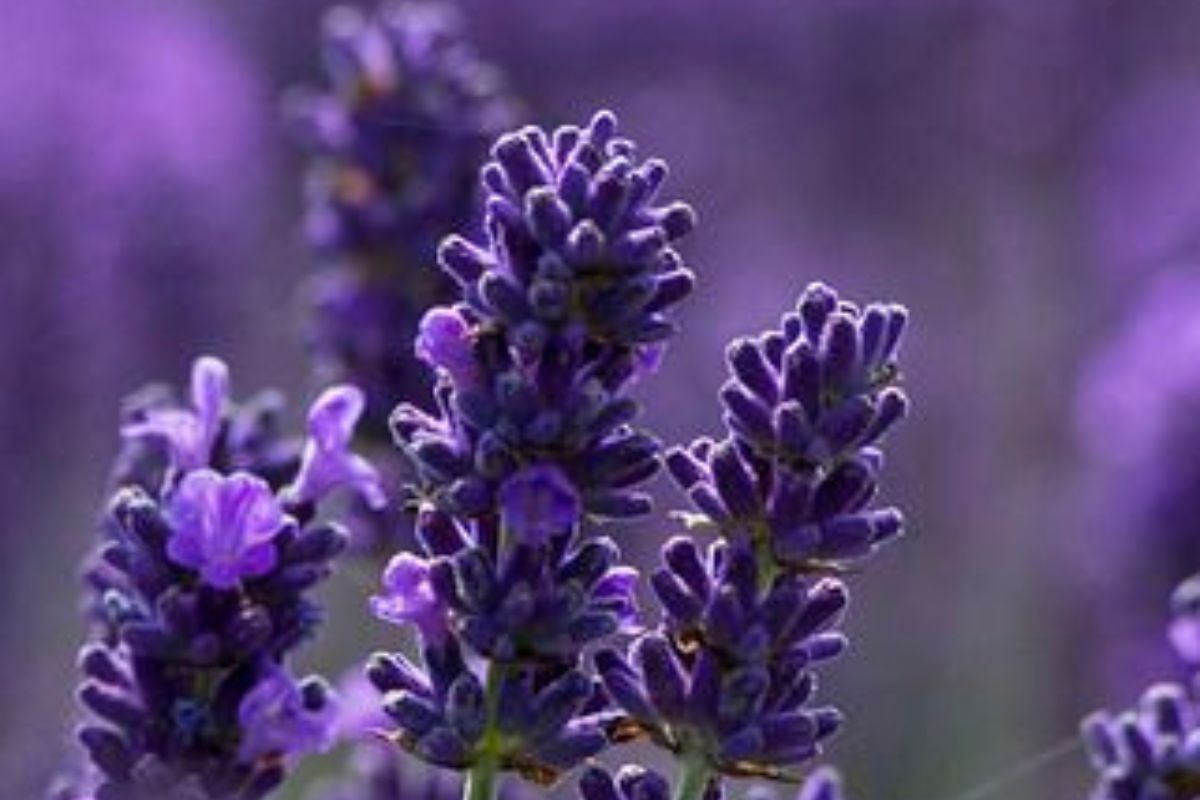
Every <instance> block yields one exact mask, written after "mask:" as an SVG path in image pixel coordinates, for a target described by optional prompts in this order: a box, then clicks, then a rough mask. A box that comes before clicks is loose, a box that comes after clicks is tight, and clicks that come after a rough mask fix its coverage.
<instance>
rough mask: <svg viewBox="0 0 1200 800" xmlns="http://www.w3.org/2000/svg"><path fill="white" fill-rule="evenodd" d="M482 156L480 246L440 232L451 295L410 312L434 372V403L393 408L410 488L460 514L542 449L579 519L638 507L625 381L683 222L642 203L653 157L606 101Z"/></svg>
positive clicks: (682, 289)
mask: <svg viewBox="0 0 1200 800" xmlns="http://www.w3.org/2000/svg"><path fill="white" fill-rule="evenodd" d="M492 156H493V160H492V161H491V162H490V163H489V164H488V165H487V166H486V167H485V168H484V182H485V184H486V185H487V187H488V191H489V196H488V199H487V217H486V228H487V237H486V240H485V242H483V243H482V244H473V243H471V242H469V241H467V240H466V239H464V238H460V237H451V238H449V239H447V240H446V242H445V243H444V244H443V245H442V248H441V263H442V266H443V268H444V269H445V270H446V271H447V272H448V273H449V274H450V275H452V276H453V277H454V279H455V280H456V282H457V283H458V284H459V286H460V287H461V289H462V295H463V300H462V303H460V304H459V305H457V306H455V307H452V308H439V309H435V310H433V311H431V312H430V313H429V314H428V315H427V316H426V318H425V321H424V323H423V325H422V328H421V336H420V339H419V340H418V342H419V344H418V346H419V351H420V353H421V354H422V357H423V358H425V359H426V360H427V361H428V362H429V363H430V364H431V365H432V366H434V367H435V369H436V370H437V371H438V373H439V374H440V375H441V376H442V377H441V379H440V380H439V383H438V386H437V389H436V396H437V405H438V412H437V414H436V415H431V414H428V413H426V412H425V411H422V410H421V409H419V408H417V407H415V406H412V405H402V406H400V407H399V408H397V410H396V412H395V414H394V415H393V418H392V427H393V431H394V433H395V436H396V440H397V441H398V442H399V443H400V445H401V446H402V448H403V449H404V451H405V452H406V453H407V454H408V456H409V458H410V459H411V461H412V462H413V463H414V464H415V465H416V467H417V471H418V477H419V489H420V495H421V497H422V498H424V499H426V500H427V501H428V502H431V503H433V504H435V505H436V506H437V507H439V508H441V509H443V510H445V511H448V512H450V513H453V514H456V515H459V516H463V517H470V518H477V517H479V516H482V515H487V514H490V513H494V511H495V508H496V506H497V503H496V499H495V494H496V492H497V490H498V489H499V487H500V485H501V484H503V483H504V482H505V481H506V480H508V479H509V478H510V477H511V476H512V475H513V474H514V473H516V472H518V471H519V470H521V469H523V468H525V467H527V466H529V465H531V464H536V463H540V462H553V463H554V464H555V466H557V467H558V468H559V469H560V470H562V472H563V473H564V474H565V475H566V477H567V479H568V480H570V481H571V483H572V484H573V485H574V487H575V490H576V491H577V492H578V493H579V495H580V497H581V501H582V505H583V510H584V511H586V512H587V513H589V514H591V515H594V516H602V517H629V516H636V515H639V514H643V513H645V512H646V511H648V509H649V501H648V498H647V497H646V496H645V495H643V494H640V493H638V492H636V491H633V489H632V487H634V486H636V485H637V484H638V483H641V482H642V481H644V480H645V479H646V478H648V477H649V476H651V475H652V474H653V473H654V472H655V471H656V469H657V463H658V462H657V458H656V457H655V456H656V453H657V451H658V444H657V442H656V441H655V440H654V439H653V438H652V437H650V436H649V435H647V434H645V433H642V432H638V431H635V430H634V429H632V428H631V427H630V425H629V423H630V422H631V421H632V420H633V419H634V418H635V417H636V415H637V413H638V406H637V404H636V403H635V402H634V401H633V400H631V399H630V398H629V397H628V396H627V389H628V387H629V385H630V384H631V383H632V382H633V381H634V380H635V379H637V378H639V377H642V376H643V375H644V374H645V373H646V372H647V371H648V369H649V365H652V364H653V361H654V359H653V358H650V355H651V354H654V353H657V352H658V351H659V350H661V348H662V346H663V342H664V341H665V339H666V338H667V337H669V336H670V335H671V333H672V332H673V330H674V326H673V325H672V323H671V322H670V320H669V318H668V312H669V311H670V310H671V309H672V308H674V306H675V305H676V304H678V302H679V301H680V300H682V299H683V298H684V297H685V296H686V295H687V294H688V293H689V292H690V290H691V287H692V282H693V278H692V274H691V273H690V272H689V271H688V270H687V269H685V268H684V267H683V264H682V260H681V258H680V257H679V255H678V253H677V252H676V251H675V250H674V249H673V247H672V245H673V243H674V242H676V241H677V240H678V239H680V238H681V237H683V236H684V235H685V234H686V233H687V232H688V231H690V230H691V228H692V225H693V214H692V212H691V210H690V209H689V208H688V207H687V206H685V205H683V204H681V203H673V204H670V205H666V206H660V205H656V198H657V195H658V192H659V190H660V188H661V185H662V183H663V181H664V179H665V177H666V167H665V166H664V165H663V163H662V162H661V161H658V160H655V159H651V160H649V161H645V162H639V161H638V160H637V159H636V157H635V153H634V147H633V145H632V144H631V143H630V142H629V141H627V140H625V139H621V138H618V137H617V135H616V119H615V117H614V116H613V115H612V114H610V113H608V112H601V113H599V114H597V115H596V116H595V118H594V119H593V120H592V122H591V123H590V124H589V125H588V127H586V128H583V129H580V128H577V127H574V126H564V127H561V128H559V129H558V130H556V131H555V132H554V133H553V134H552V135H551V134H547V133H545V132H543V131H542V130H540V129H537V128H526V129H523V130H521V131H519V132H517V133H513V134H508V135H506V136H504V137H502V138H501V139H500V141H499V142H498V143H497V144H496V146H495V147H494V148H493V150H492Z"/></svg>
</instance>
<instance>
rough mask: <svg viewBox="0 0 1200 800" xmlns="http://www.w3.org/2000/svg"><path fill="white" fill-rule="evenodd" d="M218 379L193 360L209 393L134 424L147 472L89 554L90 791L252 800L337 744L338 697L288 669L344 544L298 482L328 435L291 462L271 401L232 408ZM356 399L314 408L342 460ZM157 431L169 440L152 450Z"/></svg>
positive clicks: (124, 495) (196, 382) (212, 366)
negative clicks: (314, 594) (315, 593)
mask: <svg viewBox="0 0 1200 800" xmlns="http://www.w3.org/2000/svg"><path fill="white" fill-rule="evenodd" d="M213 376H221V379H220V380H209V379H210V378H212V377H213ZM226 376H227V371H226V370H225V369H224V365H221V364H220V363H219V362H217V361H216V360H215V359H201V360H200V361H198V362H197V364H196V367H195V369H194V371H193V386H203V387H207V388H208V389H209V390H210V391H206V392H196V391H194V392H193V394H194V395H195V397H196V398H203V399H202V400H200V399H197V400H195V403H194V405H195V408H194V409H192V410H185V409H179V408H178V407H176V406H173V405H171V404H170V403H169V401H167V400H165V399H162V397H161V395H160V396H159V399H157V400H155V401H154V402H152V403H150V404H148V405H145V406H139V407H138V408H139V410H137V411H135V412H133V413H134V417H135V419H134V421H133V422H132V423H131V424H129V425H127V426H126V427H125V429H124V433H125V435H126V437H127V442H126V459H125V461H126V463H137V464H138V465H139V468H138V469H135V470H133V471H132V472H130V473H128V475H129V478H130V483H129V484H128V485H125V486H123V487H121V488H119V489H118V490H117V492H116V495H115V496H114V498H113V500H112V502H111V504H110V508H109V511H108V514H107V515H106V517H105V520H104V526H103V529H102V533H103V536H102V541H101V545H100V547H99V550H98V552H97V554H96V555H95V556H94V558H93V559H92V560H91V562H90V564H89V568H88V573H87V577H88V583H89V586H90V588H91V591H92V595H93V600H92V602H91V607H92V618H93V622H94V633H93V635H92V637H91V641H89V642H88V644H87V645H85V647H84V648H83V649H82V651H81V656H80V665H81V669H82V671H83V673H84V676H85V679H84V682H83V685H82V686H81V688H80V690H79V697H80V700H81V702H82V704H83V705H84V706H85V707H86V708H87V709H88V710H89V711H90V712H91V714H92V717H93V718H92V719H90V720H89V721H87V722H86V723H85V724H84V725H83V726H82V727H81V728H80V731H79V738H80V740H81V741H82V743H83V744H84V746H85V749H86V750H87V752H88V754H89V757H90V759H91V762H92V764H93V766H94V769H95V771H96V773H97V787H96V791H95V798H96V800H127V799H130V798H132V799H134V800H142V799H143V798H145V800H150V798H152V797H171V798H176V797H178V798H185V797H186V798H198V799H200V800H204V799H211V800H218V799H220V800H225V799H226V798H228V799H229V800H234V798H238V800H255V799H256V798H260V797H263V796H265V795H266V794H267V793H268V792H270V791H271V790H272V789H273V788H274V787H275V786H276V785H277V784H278V783H279V782H280V781H281V780H282V779H283V776H284V774H285V771H286V767H287V764H288V762H289V761H290V760H291V759H294V758H295V757H297V756H299V755H302V754H304V753H306V752H310V751H312V750H318V749H322V748H324V747H326V746H327V745H328V744H329V743H330V742H331V740H332V735H333V731H334V725H335V706H334V697H333V694H332V692H331V690H330V689H329V688H328V687H327V686H326V685H325V684H324V683H323V682H322V681H320V680H319V679H316V678H305V679H303V680H297V679H295V678H293V677H292V676H291V673H290V672H289V670H288V667H287V661H288V657H289V655H290V654H291V652H292V651H293V650H294V649H295V648H296V647H297V646H298V645H299V644H300V643H302V642H303V641H304V640H306V639H307V638H308V637H309V636H310V635H311V634H312V632H313V631H314V630H315V628H316V625H317V623H318V621H319V618H320V612H319V608H318V606H317V605H316V604H315V602H314V601H313V600H312V599H311V598H309V597H308V590H309V589H310V588H311V587H313V586H314V585H316V584H317V583H320V582H321V581H322V580H323V579H324V578H326V577H327V576H328V575H329V574H330V571H331V567H330V562H331V560H332V559H333V558H334V557H335V556H336V555H337V554H338V553H339V552H340V551H341V550H342V549H343V547H344V546H345V534H344V533H343V532H342V531H341V530H340V529H339V528H338V527H337V526H335V525H332V524H329V523H326V522H322V521H318V520H316V519H315V516H314V515H315V506H314V501H315V500H317V499H318V498H319V496H320V495H321V494H323V493H324V491H323V490H322V491H316V492H312V493H308V492H305V491H303V490H296V489H295V487H296V486H304V485H305V484H304V481H303V480H302V479H301V478H302V473H304V471H305V470H308V471H310V472H312V471H313V470H315V469H318V466H316V464H317V463H318V462H319V461H320V459H322V458H328V457H330V456H329V453H330V452H331V448H330V446H329V445H330V441H324V442H310V443H309V444H308V445H306V446H305V453H306V455H305V457H304V458H303V459H301V458H299V457H298V456H297V452H298V451H299V450H300V447H299V445H298V444H297V443H294V442H290V441H288V440H286V439H284V438H282V437H280V436H279V432H278V430H277V428H276V424H275V422H276V419H277V413H276V412H277V410H278V409H277V402H276V401H275V400H274V399H272V400H271V401H270V402H264V401H261V400H259V401H252V402H251V403H250V404H249V407H240V406H237V405H236V404H234V403H232V402H231V401H230V400H229V397H228V380H227V377H226ZM355 397H356V395H355V393H354V392H353V391H352V390H350V389H348V388H345V387H342V388H338V389H332V390H330V391H329V392H327V393H326V394H325V395H322V397H321V398H319V399H318V401H317V403H316V404H315V405H314V410H313V413H312V414H311V415H310V419H312V420H325V421H326V422H329V419H327V418H332V422H330V425H331V426H332V427H333V428H334V429H335V432H334V433H332V434H330V433H329V430H328V429H327V427H326V426H325V425H322V424H316V423H314V424H313V425H312V428H311V431H310V432H311V434H312V435H313V436H314V437H321V436H322V435H329V436H332V441H333V443H334V444H335V445H337V446H336V447H334V448H332V449H333V450H334V451H336V452H337V453H338V456H339V457H342V458H352V456H351V455H350V454H349V453H347V452H345V450H344V444H345V441H344V440H345V439H346V438H348V436H349V430H348V428H347V427H346V426H347V425H349V424H352V421H353V418H354V417H355V416H356V413H345V412H344V409H345V407H346V406H347V405H348V406H350V407H351V411H353V406H354V405H355V402H354V398H355ZM331 398H333V401H331ZM334 401H338V402H334ZM339 407H341V408H343V411H342V412H340V413H339V412H337V411H336V410H335V411H331V410H330V409H337V408H339ZM268 409H269V411H268ZM189 415H190V416H189ZM164 419H168V420H170V419H174V420H181V419H190V420H192V421H191V422H188V423H185V424H184V425H182V426H162V425H158V424H157V423H160V422H162V421H163V420H164ZM143 423H145V424H144V425H143ZM198 430H199V431H204V434H203V436H200V437H197V436H195V435H194V433H195V431H198ZM164 437H165V440H166V442H167V446H166V447H164V448H160V449H158V450H157V451H155V449H154V448H153V447H150V448H149V449H146V447H145V446H146V444H147V441H149V442H161V441H162V440H163V439H164ZM197 442H200V443H202V446H200V445H198V446H196V447H194V448H192V447H190V445H192V444H194V443H197ZM183 444H187V445H189V447H182V446H181V445H183ZM131 449H132V450H133V451H136V452H137V454H138V457H137V458H135V459H132V460H130V459H128V453H129V452H130V451H131ZM155 452H157V453H158V455H159V457H160V459H159V460H160V462H161V463H157V464H156V463H153V462H154V459H153V455H154V454H155ZM181 453H186V454H187V458H194V457H198V456H199V455H201V454H202V455H203V456H204V460H203V462H202V463H196V462H195V461H189V460H187V459H183V460H181V459H180V454H181ZM314 454H320V455H314ZM289 472H290V473H291V474H289ZM298 472H299V473H301V475H300V476H298V475H297V473H298ZM117 474H118V475H120V474H121V471H120V470H118V471H117ZM364 474H365V473H364ZM148 476H154V479H153V480H147V477H148ZM285 486H286V487H291V488H289V489H286V490H285V488H284V487H285Z"/></svg>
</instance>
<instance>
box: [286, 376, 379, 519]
mask: <svg viewBox="0 0 1200 800" xmlns="http://www.w3.org/2000/svg"><path fill="white" fill-rule="evenodd" d="M363 405H364V400H363V395H362V392H360V391H359V390H358V389H356V388H354V387H353V386H335V387H333V388H331V389H326V390H325V391H324V392H323V393H322V394H321V396H320V397H318V398H317V399H316V401H315V402H314V403H313V405H312V409H311V410H310V411H309V413H308V441H307V443H306V444H305V446H304V453H303V455H302V456H301V460H300V469H299V471H298V472H297V473H296V480H295V482H294V483H293V484H292V485H291V486H290V487H289V488H288V490H287V496H288V498H289V500H291V501H292V502H295V503H315V502H317V501H319V500H320V499H321V498H323V497H324V496H325V495H326V494H328V493H329V492H331V491H333V490H334V489H337V488H338V487H341V486H346V487H349V488H350V489H352V490H353V491H354V492H355V493H357V494H358V495H359V496H361V497H362V499H363V501H364V502H366V503H367V505H368V506H370V507H371V508H374V509H381V508H382V507H383V506H385V505H386V504H387V497H386V496H385V495H384V492H383V486H382V481H381V480H380V477H379V472H378V471H377V470H376V469H375V467H374V466H373V465H372V464H371V462H369V461H367V460H366V459H365V458H363V457H362V456H360V455H358V454H357V453H353V452H351V451H350V444H351V440H352V439H353V438H354V428H355V426H356V425H357V424H358V421H359V418H360V417H362V413H363Z"/></svg>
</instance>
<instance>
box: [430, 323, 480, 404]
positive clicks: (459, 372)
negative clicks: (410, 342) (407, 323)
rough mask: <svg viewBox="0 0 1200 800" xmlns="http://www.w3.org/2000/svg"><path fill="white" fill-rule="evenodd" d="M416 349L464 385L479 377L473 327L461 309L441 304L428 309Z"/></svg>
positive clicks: (431, 364) (460, 384) (439, 368)
mask: <svg viewBox="0 0 1200 800" xmlns="http://www.w3.org/2000/svg"><path fill="white" fill-rule="evenodd" d="M416 351H417V357H418V358H420V359H421V360H422V361H424V362H425V363H426V364H428V365H429V366H431V367H433V368H434V369H437V370H444V371H445V372H446V373H447V374H448V375H449V376H450V379H451V380H452V381H453V382H454V385H455V386H457V387H458V388H460V389H461V388H463V387H466V386H470V385H472V384H474V383H477V382H478V381H479V365H478V364H477V363H476V361H475V353H474V350H473V348H472V346H471V327H470V326H469V325H468V324H467V321H466V320H465V319H463V316H462V314H460V313H459V312H458V310H457V309H454V308H448V307H445V306H439V307H436V308H431V309H430V310H429V311H427V312H426V313H425V316H424V317H422V318H421V325H420V328H419V331H418V333H417V342H416Z"/></svg>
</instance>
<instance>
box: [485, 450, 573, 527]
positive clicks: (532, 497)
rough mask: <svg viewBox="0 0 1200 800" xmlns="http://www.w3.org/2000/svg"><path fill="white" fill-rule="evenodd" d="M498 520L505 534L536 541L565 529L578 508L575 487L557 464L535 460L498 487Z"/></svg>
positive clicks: (570, 524) (569, 525) (570, 525)
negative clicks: (532, 464) (531, 464)
mask: <svg viewBox="0 0 1200 800" xmlns="http://www.w3.org/2000/svg"><path fill="white" fill-rule="evenodd" d="M497 499H498V500H499V502H500V524H501V526H502V527H503V530H504V533H505V534H506V535H510V536H515V537H516V538H517V540H518V541H521V542H525V543H527V544H532V545H539V544H543V543H544V542H547V541H549V539H550V537H552V536H557V535H561V534H564V533H568V532H569V531H570V530H571V529H572V528H574V527H575V525H576V524H577V523H578V522H579V516H580V513H581V512H582V509H581V507H580V502H579V495H578V493H576V491H575V487H574V486H572V485H571V482H570V481H569V480H568V479H567V476H566V475H564V474H563V473H562V470H560V469H559V468H558V467H555V466H554V465H552V464H535V465H534V466H532V467H526V468H525V469H523V470H521V471H520V472H518V473H516V474H515V475H513V476H512V477H511V478H509V479H508V480H507V481H505V482H504V484H503V485H502V486H501V487H500V493H499V496H498V497H497Z"/></svg>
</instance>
